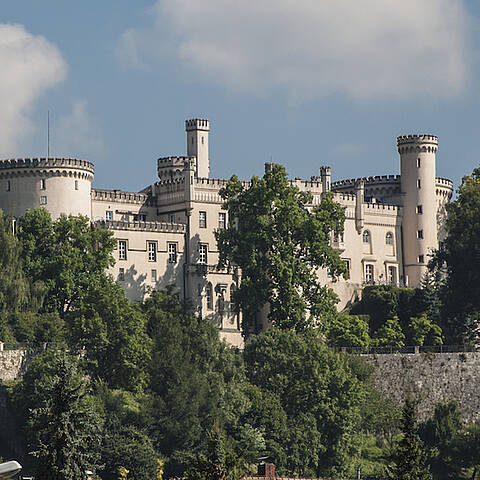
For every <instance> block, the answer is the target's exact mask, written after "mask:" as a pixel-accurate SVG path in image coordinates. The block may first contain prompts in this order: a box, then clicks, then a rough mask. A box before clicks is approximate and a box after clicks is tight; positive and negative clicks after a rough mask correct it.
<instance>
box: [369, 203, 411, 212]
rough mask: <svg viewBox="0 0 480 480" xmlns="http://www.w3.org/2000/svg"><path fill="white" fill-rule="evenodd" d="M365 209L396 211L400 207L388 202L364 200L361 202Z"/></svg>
mask: <svg viewBox="0 0 480 480" xmlns="http://www.w3.org/2000/svg"><path fill="white" fill-rule="evenodd" d="M363 205H364V206H365V207H366V208H367V210H383V211H385V210H391V211H393V212H398V211H399V210H400V209H401V208H402V207H400V206H398V205H390V204H388V203H369V202H366V203H364V204H363Z"/></svg>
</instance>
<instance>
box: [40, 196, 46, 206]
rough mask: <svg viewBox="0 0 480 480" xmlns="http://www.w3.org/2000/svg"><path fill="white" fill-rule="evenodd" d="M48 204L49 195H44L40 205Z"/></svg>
mask: <svg viewBox="0 0 480 480" xmlns="http://www.w3.org/2000/svg"><path fill="white" fill-rule="evenodd" d="M46 204H47V197H45V196H42V197H40V205H46Z"/></svg>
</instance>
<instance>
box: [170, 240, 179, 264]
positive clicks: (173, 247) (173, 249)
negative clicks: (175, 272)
mask: <svg viewBox="0 0 480 480" xmlns="http://www.w3.org/2000/svg"><path fill="white" fill-rule="evenodd" d="M168 263H177V244H176V243H169V244H168Z"/></svg>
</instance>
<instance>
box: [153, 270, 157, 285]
mask: <svg viewBox="0 0 480 480" xmlns="http://www.w3.org/2000/svg"><path fill="white" fill-rule="evenodd" d="M156 281H157V271H156V270H155V269H152V282H156Z"/></svg>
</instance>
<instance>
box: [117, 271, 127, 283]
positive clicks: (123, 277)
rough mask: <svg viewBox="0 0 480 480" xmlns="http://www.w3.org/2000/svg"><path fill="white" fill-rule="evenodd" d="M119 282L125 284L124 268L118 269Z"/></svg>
mask: <svg viewBox="0 0 480 480" xmlns="http://www.w3.org/2000/svg"><path fill="white" fill-rule="evenodd" d="M118 280H119V281H120V282H123V281H124V280H125V269H124V268H119V269H118Z"/></svg>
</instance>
